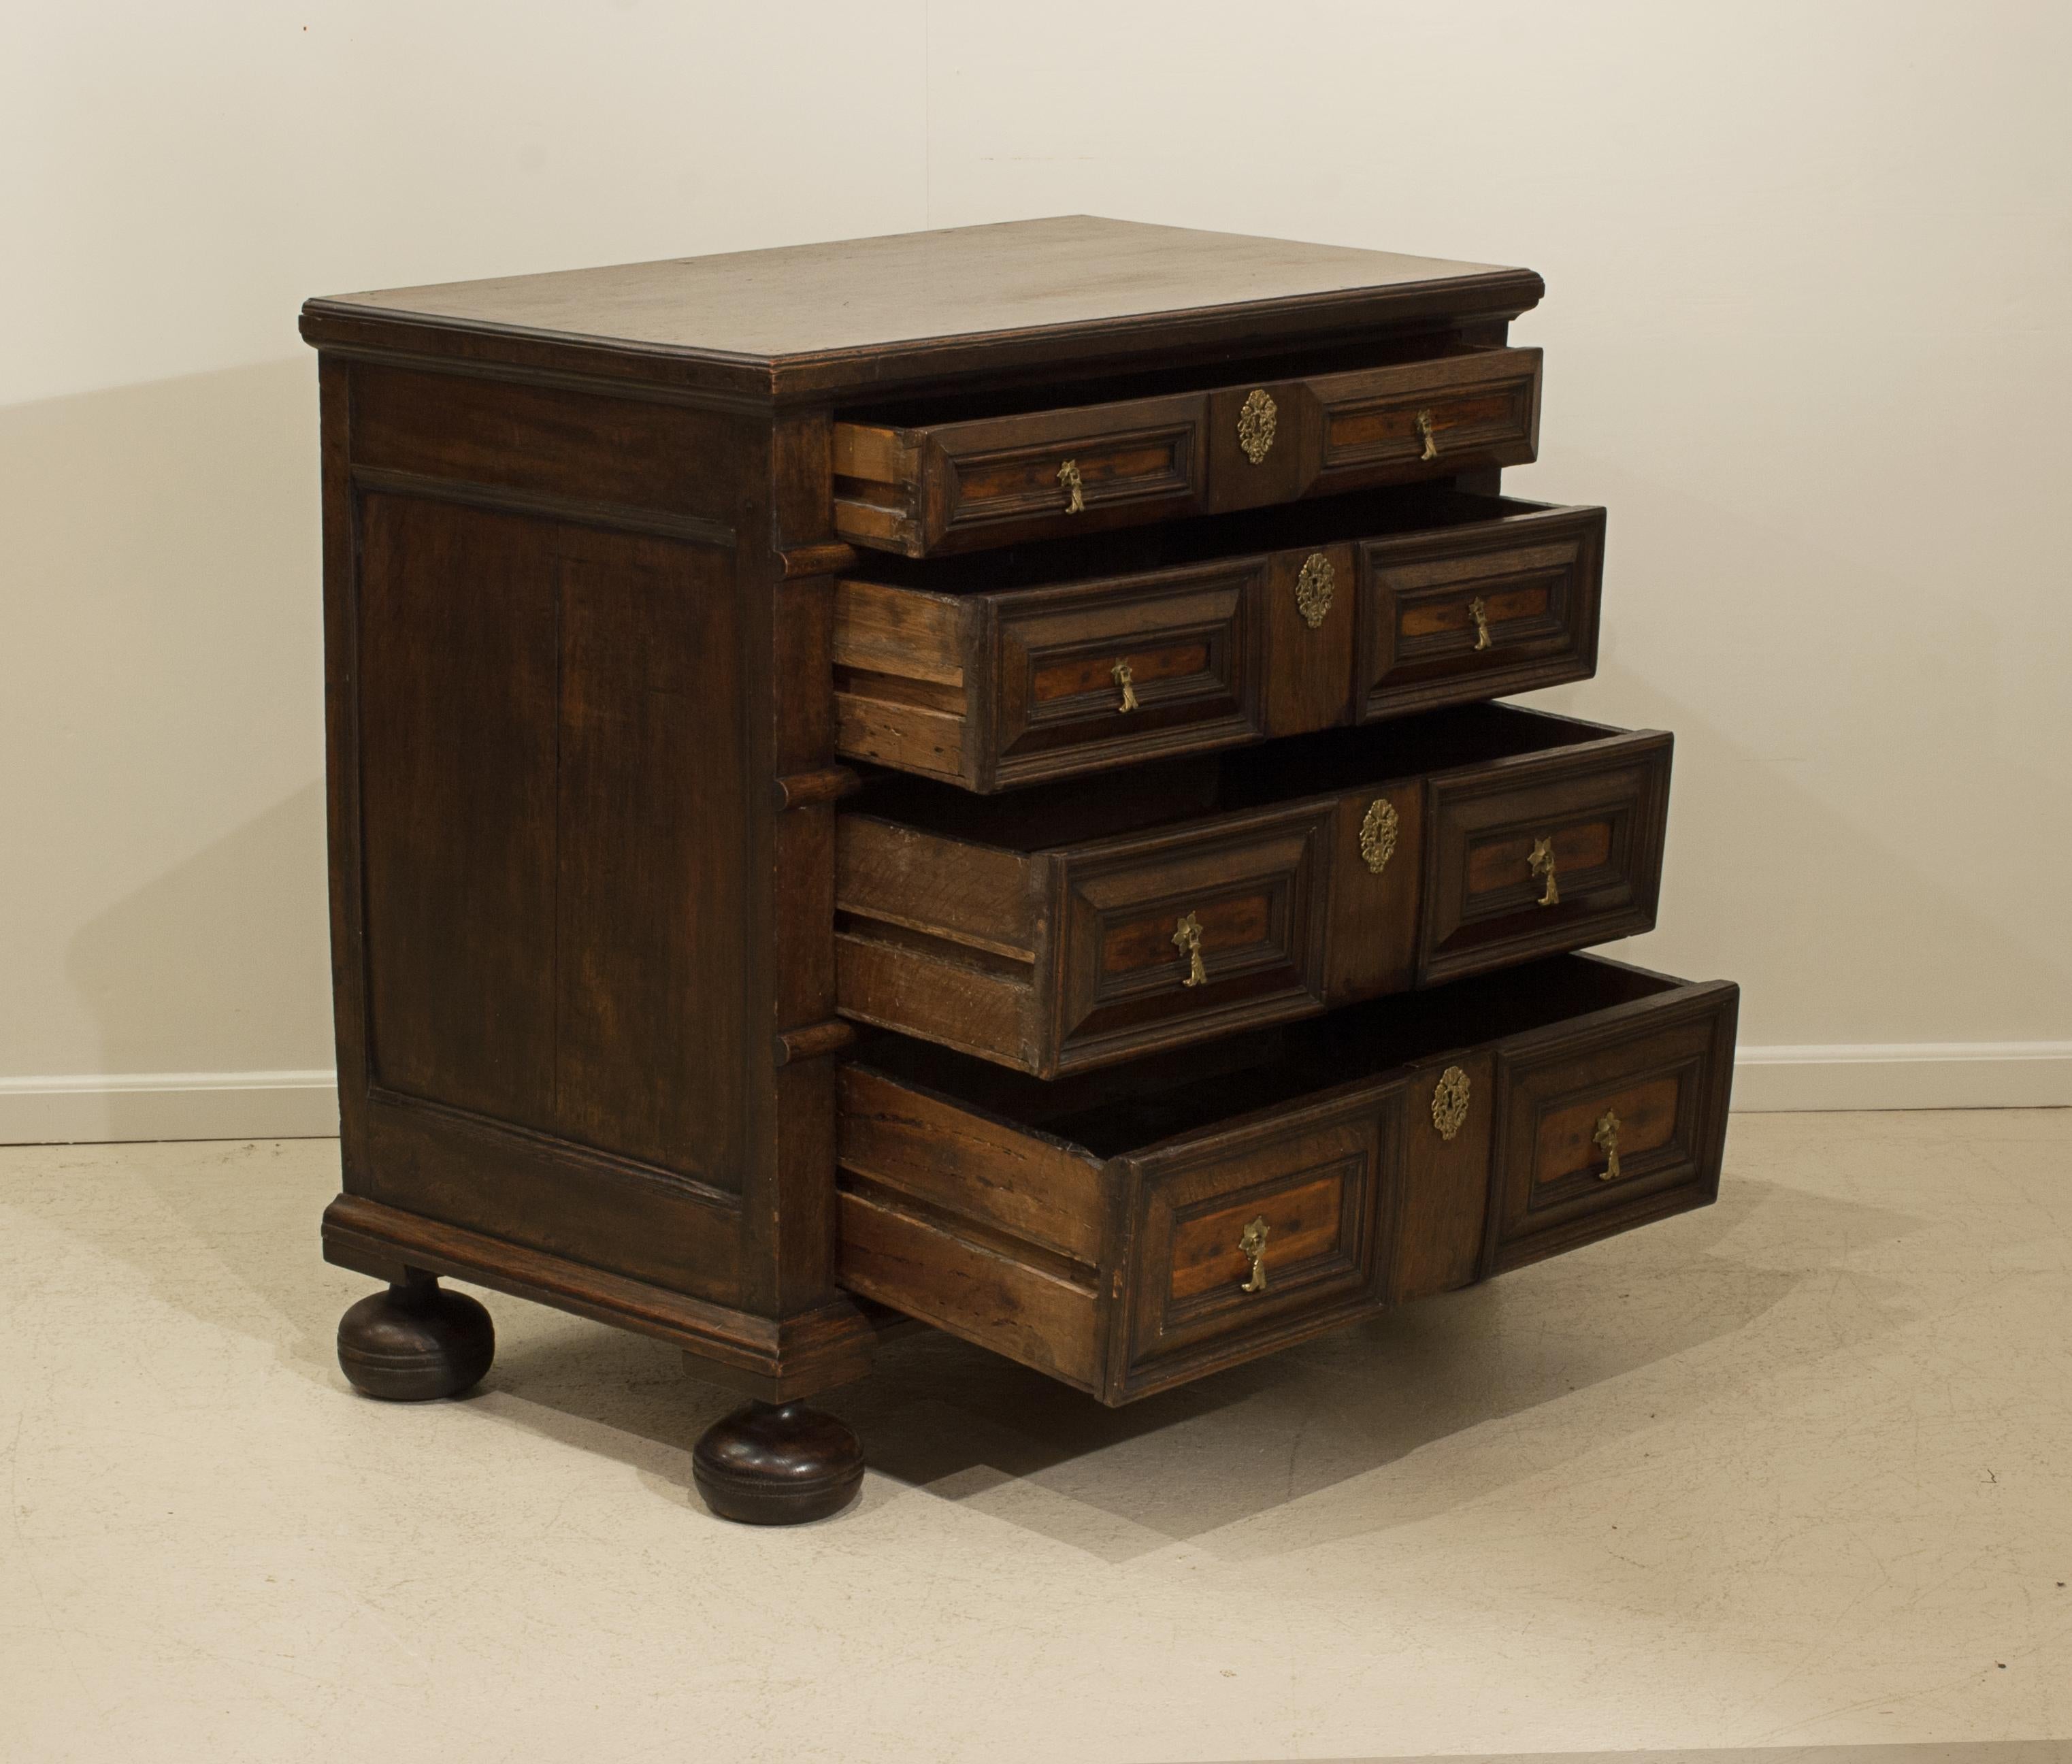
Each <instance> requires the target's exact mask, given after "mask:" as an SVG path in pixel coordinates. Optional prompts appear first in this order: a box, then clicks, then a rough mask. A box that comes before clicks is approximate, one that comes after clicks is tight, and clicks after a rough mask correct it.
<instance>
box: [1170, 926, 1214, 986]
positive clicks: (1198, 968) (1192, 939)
mask: <svg viewBox="0 0 2072 1764" xmlns="http://www.w3.org/2000/svg"><path fill="white" fill-rule="evenodd" d="M1173 941H1174V943H1175V944H1178V946H1179V948H1180V949H1181V951H1182V953H1183V954H1185V955H1186V958H1187V977H1186V979H1185V980H1183V981H1181V982H1180V984H1181V985H1182V986H1200V985H1206V984H1207V981H1208V977H1209V971H1208V969H1207V968H1206V967H1205V966H1203V965H1202V922H1201V920H1200V919H1197V918H1196V917H1195V916H1194V915H1193V914H1192V913H1190V914H1188V915H1187V916H1186V918H1185V919H1182V920H1181V921H1180V924H1179V928H1178V930H1176V931H1174V933H1173Z"/></svg>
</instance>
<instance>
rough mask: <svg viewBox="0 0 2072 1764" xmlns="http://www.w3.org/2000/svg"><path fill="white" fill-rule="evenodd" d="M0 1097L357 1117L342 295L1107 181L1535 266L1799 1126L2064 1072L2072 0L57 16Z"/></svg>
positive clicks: (1962, 1097)
mask: <svg viewBox="0 0 2072 1764" xmlns="http://www.w3.org/2000/svg"><path fill="white" fill-rule="evenodd" d="M9 35H10V53H9V54H8V56H6V58H4V60H0V194H4V196H5V212H6V214H7V216H8V217H9V221H8V227H7V230H6V247H5V249H6V253H7V257H8V258H9V269H8V273H6V275H4V276H0V335H5V337H6V346H5V349H4V352H0V743H4V751H5V754H6V763H5V765H4V767H0V853H4V856H0V1138H4V1137H16V1138H22V1137H71V1136H90V1135H95V1134H115V1135H138V1136H148V1135H152V1134H157V1133H168V1134H171V1133H236V1134H245V1133H267V1132H273V1131H291V1130H320V1129H322V1127H323V1124H324V1123H325V1122H326V1121H327V1120H328V1118H329V1114H328V1111H329V1108H330V1104H329V1098H328V1092H327V1088H326V1086H327V1080H328V1071H327V1068H328V1067H329V1066H330V1063H331V1055H330V1046H329V1034H330V1030H329V1019H328V1009H327V993H326V967H325V962H326V957H325V952H324V937H325V930H324V919H323V827H322V783H321V772H322V748H321V742H320V727H319V722H320V719H319V681H320V656H319V626H318V619H317V501H316V451H315V397H314V388H315V364H314V360H313V359H312V358H311V357H310V356H309V354H308V353H307V352H306V351H305V350H303V349H302V347H301V345H300V343H298V340H297V338H296V336H295V332H294V314H295V309H296V306H297V304H298V302H299V301H300V300H301V298H302V297H303V296H304V295H306V294H312V293H319V292H333V291H339V290H350V289H355V288H364V287H373V286H384V285H392V284H398V283H409V282H430V281H438V280H442V279H447V278H463V277H474V276H483V275H491V274H498V273H509V272H515V271H524V270H530V269H552V268H558V267H563V266H567V265H578V264H584V263H592V262H611V261H625V260H629V259H637V258H641V257H660V256H672V255H680V254H685V253H694V252H704V251H717V250H727V249H742V248H746V247H751V246H756V245H775V244H782V243H790V242H794V241H805V240H813V239H823V238H833V237H841V236H849V235H855V234H862V233H870V232H891V231H898V230H901V229H904V228H915V227H922V226H927V225H935V226H944V225H954V224H960V223H964V222H970V221H978V220H999V219H1005V218H1009V217H1013V216H1021V215H1034V214H1043V213H1052V212H1071V211H1079V210H1085V211H1090V212H1098V213H1104V214H1111V215H1119V216H1130V217H1137V218H1142V219H1146V220H1162V221H1169V222H1174V223H1178V224H1186V225H1193V226H1202V227H1214V228H1227V229H1231V230H1236V231H1252V232H1265V233H1281V234H1285V235H1287V236H1291V237H1296V238H1309V239H1318V240H1326V241H1334V242H1338V243H1343V244H1348V245H1371V246H1380V247H1387V248H1391V249H1401V250H1409V251H1419V252H1429V253H1434V254H1437V255H1441V256H1453V257H1470V258H1493V259H1497V260H1501V261H1510V262H1519V263H1525V264H1529V265H1532V266H1533V267H1534V268H1535V269H1539V270H1540V272H1541V273H1543V274H1544V276H1545V277H1546V278H1547V282H1548V299H1547V302H1546V304H1545V305H1544V306H1543V307H1542V308H1541V309H1540V310H1539V311H1537V312H1535V313H1534V314H1532V315H1528V317H1527V319H1525V320H1524V321H1523V323H1521V324H1520V325H1519V327H1517V328H1516V331H1515V335H1516V336H1517V337H1518V338H1519V340H1520V341H1528V342H1531V343H1540V344H1544V346H1545V347H1547V350H1548V377H1547V396H1546V407H1545V414H1544V427H1543V432H1542V447H1543V452H1544V462H1543V463H1541V464H1540V465H1537V466H1535V467H1530V468H1527V469H1526V470H1524V471H1519V472H1518V473H1515V474H1514V475H1511V481H1512V482H1513V483H1515V486H1516V487H1517V488H1518V489H1519V490H1520V491H1523V492H1524V493H1527V494H1531V495H1542V496H1546V497H1549V498H1560V499H1568V500H1592V501H1602V502H1605V503H1606V504H1609V507H1610V508H1611V511H1612V516H1611V538H1610V549H1609V564H1608V575H1607V582H1606V611H1605V631H1604V645H1603V666H1602V668H1601V673H1600V676H1599V677H1598V678H1597V680H1596V681H1593V682H1591V683H1590V684H1589V685H1585V686H1581V687H1577V688H1574V689H1567V690H1564V691H1563V692H1561V693H1554V694H1548V695H1547V697H1548V698H1549V699H1550V700H1551V701H1554V702H1556V703H1559V704H1560V705H1562V706H1564V708H1572V709H1577V710H1579V711H1581V712H1582V713H1585V714H1589V715H1593V716H1601V717H1603V718H1607V719H1611V720H1615V721H1626V722H1635V723H1647V724H1655V725H1658V726H1666V727H1669V728H1672V729H1674V730H1675V731H1676V732H1677V737H1678V748H1677V765H1676V784H1675V792H1674V796H1673V807H1672V813H1671V845H1670V858H1669V868H1668V874H1667V884H1666V886H1665V889H1664V893H1663V911H1662V919H1663V926H1664V927H1665V928H1664V929H1663V931H1659V932H1658V933H1657V934H1655V935H1653V936H1651V937H1648V938H1646V939H1642V940H1636V941H1635V943H1634V944H1632V945H1631V946H1630V953H1631V954H1632V955H1633V956H1635V957H1636V958H1638V959H1639V960H1643V961H1646V962H1649V963H1651V964H1655V965H1659V966H1663V967H1669V968H1675V969H1678V970H1680V971H1683V972H1690V973H1694V974H1699V975H1712V974H1727V975H1731V976H1733V977H1736V978H1737V979H1739V980H1740V981H1742V982H1743V984H1744V986H1745V1002H1744V1007H1743V1016H1742V1035H1743V1040H1744V1042H1745V1045H1746V1046H1747V1047H1748V1049H1749V1059H1748V1061H1747V1062H1746V1063H1745V1070H1744V1073H1743V1078H1742V1083H1741V1100H1744V1101H1745V1102H1747V1103H1750V1104H1757V1105H1759V1106H1809V1105H1821V1104H1825V1105H1831V1106H1832V1105H1848V1104H1866V1103H1879V1102H1885V1103H1909V1102H1911V1103H1920V1102H1934V1101H1972V1102H1993V1101H2014V1100H2038V1101H2040V1100H2054V1101H2058V1102H2072V984H2068V982H2072V911H2068V906H2072V899H2068V894H2072V888H2069V887H2068V884H2072V791H2068V788H2067V783H2066V769H2067V767H2066V752H2067V748H2068V745H2069V744H2068V736H2072V594H2068V592H2067V589H2068V586H2072V585H2068V583H2067V581H2066V577H2067V574H2068V570H2067V565H2066V558H2067V557H2068V556H2072V551H2068V549H2067V548H2066V545H2065V542H2064V541H2063V539H2062V530H2063V522H2064V516H2063V513H2062V486H2063V485H2065V484H2066V483H2068V482H2072V442H2068V439H2067V437H2068V434H2072V423H2068V421H2067V418H2066V408H2067V394H2068V392H2072V373H2068V365H2072V361H2068V356H2072V345H2068V343H2067V341H2066V322H2065V321H2066V298H2067V293H2068V290H2072V225H2068V215H2072V154H2069V153H2068V149H2067V146H2066V137H2065V130H2064V98H2065V93H2066V88H2067V80H2068V70H2072V9H2066V8H2065V7H2062V6H2057V5H2054V4H2051V3H2048V0H2034V3H2029V4H2017V3H2012V0H2003V3H2000V4H1997V5H1993V4H1984V5H1973V6H1967V7H1963V8H1955V7H1950V6H1942V5H1925V4H1901V3H1894V0H1884V3H1880V4H1860V5H1839V4H1827V3H1819V4H1810V5H1809V4H1807V3H1805V0H1795V3H1791V4H1781V5H1780V4H1755V3H1746V0H1744V3H1742V4H1738V5H1736V6H1707V7H1702V8H1700V7H1696V6H1679V5H1665V4H1663V3H1661V0H1643V3H1633V4H1597V5H1566V6H1548V5H1546V4H1544V3H1541V4H1518V5H1493V4H1470V5H1457V6H1431V5H1429V3H1420V4H1416V5H1396V4H1376V3H1367V4H1359V5H1345V6H1325V5H1315V4H1298V3H1295V0H1276V4H1274V5H1272V6H1263V5H1260V4H1257V3H1256V0H1254V3H1252V4H1243V5H1240V4H1230V3H1225V0H1176V3H1158V4H1137V5H1133V4H1129V3H1127V0H1115V3H1111V4H1108V5H1104V6H1077V5H1071V4H1059V5H1054V6H1047V7H1041V8H1031V7H1030V6H1026V5H1016V6H1006V5H1000V4H993V3H990V0H987V3H977V0H964V3H958V4H952V3H951V0H938V3H936V4H934V5H932V6H931V5H927V4H919V3H914V0H881V3H880V4H878V5H875V6H869V7H857V6H783V7H769V8H753V7H742V6H734V5H729V6H706V5H686V4H680V3H679V4H671V5H663V4H659V3H655V0H616V3H614V4H610V5H592V6H581V7H577V6H566V5H546V4H540V3H537V0H531V3H520V0H499V3H496V4H493V5H492V4H489V3H487V0H475V3H448V4H444V5H439V6H423V5H421V4H409V5H406V4H403V3H401V0H360V3H356V4H341V3H327V0H310V3H308V4H306V5H305V6H302V7H299V8H294V9H290V8H288V7H285V6H282V5H280V4H279V3H278V0H269V3H264V4H262V3H259V0H251V3H247V4H232V3H228V0H203V4H201V5H199V6H190V7H182V8H175V9H168V8H166V7H163V6H155V5H146V4H142V3H141V0H127V3H121V4H116V3H103V4H99V5H68V6H59V5H56V4H55V3H52V0H36V3H35V4H33V5H20V6H17V7H16V8H15V9H14V11H13V13H12V15H11V17H10V32H9Z"/></svg>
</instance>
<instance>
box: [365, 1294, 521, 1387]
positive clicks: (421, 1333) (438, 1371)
mask: <svg viewBox="0 0 2072 1764" xmlns="http://www.w3.org/2000/svg"><path fill="white" fill-rule="evenodd" d="M495 1357H496V1330H495V1326H493V1325H492V1324H491V1322H490V1321H489V1313H488V1312H487V1311H486V1310H483V1308H482V1306H480V1305H479V1304H477V1303H476V1302H475V1300H473V1299H471V1298H470V1297H468V1296H467V1293H450V1292H447V1291H446V1289H444V1288H442V1286H441V1285H439V1283H438V1281H435V1280H434V1279H432V1278H431V1277H430V1276H429V1275H426V1276H422V1277H417V1278H413V1279H412V1280H409V1281H405V1282H404V1283H403V1284H402V1285H397V1286H392V1287H390V1288H389V1290H388V1291H387V1292H385V1293H369V1294H368V1297H365V1298H363V1299H362V1300H360V1302H359V1303H358V1304H356V1305H355V1306H353V1307H352V1309H351V1310H348V1311H347V1313H346V1314H345V1315H344V1316H343V1317H341V1318H339V1320H338V1363H339V1369H340V1370H341V1371H343V1372H344V1374H345V1375H346V1377H347V1379H348V1380H351V1381H352V1387H353V1388H354V1389H356V1390H359V1391H364V1392H366V1394H367V1395H368V1396H378V1397H380V1398H381V1399H382V1400H384V1402H390V1403H422V1402H428V1401H430V1400H432V1399H433V1398H434V1397H438V1396H459V1395H460V1393H461V1392H463V1391H465V1390H471V1389H473V1388H475V1385H476V1384H479V1383H480V1382H481V1380H482V1375H483V1373H484V1372H486V1371H488V1370H489V1363H490V1361H491V1360H492V1359H495Z"/></svg>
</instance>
